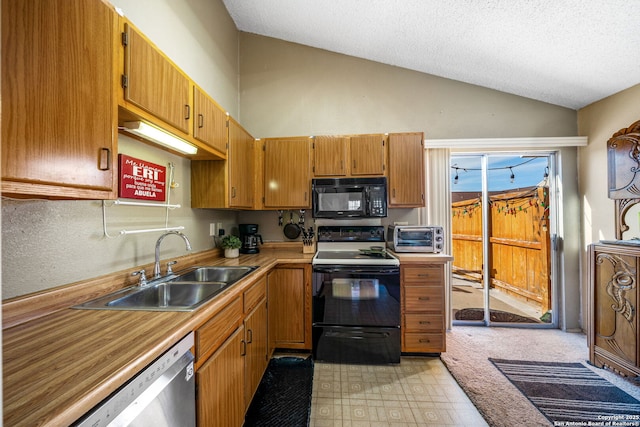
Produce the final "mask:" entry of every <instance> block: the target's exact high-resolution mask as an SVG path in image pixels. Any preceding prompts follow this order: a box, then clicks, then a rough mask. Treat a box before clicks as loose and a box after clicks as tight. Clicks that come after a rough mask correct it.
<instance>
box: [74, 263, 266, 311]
mask: <svg viewBox="0 0 640 427" xmlns="http://www.w3.org/2000/svg"><path fill="white" fill-rule="evenodd" d="M256 268H258V267H253V266H230V267H225V266H219V267H191V268H189V269H186V270H183V271H180V272H177V273H174V274H171V275H169V276H166V277H163V278H160V279H156V280H152V281H150V282H149V283H148V284H147V285H145V286H131V287H128V288H125V289H122V290H120V291H117V292H113V293H111V294H108V295H105V296H102V297H100V298H96V299H93V300H91V301H87V302H86V303H84V304H80V305H77V306H75V307H74V308H80V309H91V310H147V311H192V310H194V309H196V308H197V307H198V306H200V305H202V304H204V303H205V302H207V301H209V300H211V299H212V298H213V297H215V296H216V295H218V294H219V293H220V292H222V291H223V290H225V289H227V288H228V287H229V286H231V285H233V284H234V283H236V282H237V281H238V280H240V279H242V278H243V277H245V276H246V275H248V274H249V273H251V272H252V271H253V270H255V269H256Z"/></svg>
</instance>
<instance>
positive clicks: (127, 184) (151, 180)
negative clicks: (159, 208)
mask: <svg viewBox="0 0 640 427" xmlns="http://www.w3.org/2000/svg"><path fill="white" fill-rule="evenodd" d="M118 157H119V160H120V162H119V163H120V176H119V179H118V196H119V197H121V198H123V199H142V200H152V201H156V202H164V200H165V198H166V187H167V180H166V178H165V175H166V172H167V168H166V167H165V166H160V165H156V164H155V163H150V162H146V161H144V160H140V159H136V158H134V157H130V156H127V155H125V154H119V155H118Z"/></svg>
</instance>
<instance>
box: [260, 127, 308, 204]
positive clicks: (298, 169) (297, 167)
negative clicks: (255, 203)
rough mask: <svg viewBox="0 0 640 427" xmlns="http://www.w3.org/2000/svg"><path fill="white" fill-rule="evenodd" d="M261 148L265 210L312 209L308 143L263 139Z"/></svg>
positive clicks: (288, 139)
mask: <svg viewBox="0 0 640 427" xmlns="http://www.w3.org/2000/svg"><path fill="white" fill-rule="evenodd" d="M263 144H264V145H263V147H264V183H263V185H264V203H263V205H264V207H265V208H266V209H294V208H295V209H308V208H310V207H311V194H310V191H311V180H310V178H311V166H310V163H311V160H310V159H311V139H310V138H309V137H292V138H266V139H264V140H263Z"/></svg>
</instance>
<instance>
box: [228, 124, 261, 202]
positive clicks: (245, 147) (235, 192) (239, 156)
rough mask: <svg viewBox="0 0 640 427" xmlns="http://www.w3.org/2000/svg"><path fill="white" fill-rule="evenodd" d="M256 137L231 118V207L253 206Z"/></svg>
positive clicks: (229, 171) (229, 166)
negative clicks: (254, 146)
mask: <svg viewBox="0 0 640 427" xmlns="http://www.w3.org/2000/svg"><path fill="white" fill-rule="evenodd" d="M254 141H255V140H254V138H253V136H251V135H250V134H249V132H247V131H246V130H245V129H244V128H243V127H242V126H240V124H239V123H238V122H236V121H235V120H233V119H231V118H230V119H229V155H228V157H227V164H228V168H229V170H228V173H229V190H228V191H229V207H232V208H244V209H251V208H252V207H253V194H254V179H255V171H256V167H255V157H254V149H253V144H254Z"/></svg>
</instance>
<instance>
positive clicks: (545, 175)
mask: <svg viewBox="0 0 640 427" xmlns="http://www.w3.org/2000/svg"><path fill="white" fill-rule="evenodd" d="M547 178H549V166H546V167H545V168H544V179H547Z"/></svg>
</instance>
